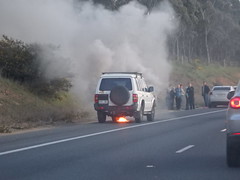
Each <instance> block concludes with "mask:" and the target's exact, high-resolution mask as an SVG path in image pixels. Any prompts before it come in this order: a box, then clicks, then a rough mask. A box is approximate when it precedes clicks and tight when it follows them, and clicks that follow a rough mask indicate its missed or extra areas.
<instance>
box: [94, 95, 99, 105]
mask: <svg viewBox="0 0 240 180" xmlns="http://www.w3.org/2000/svg"><path fill="white" fill-rule="evenodd" d="M94 101H95V103H98V94H95V96H94Z"/></svg>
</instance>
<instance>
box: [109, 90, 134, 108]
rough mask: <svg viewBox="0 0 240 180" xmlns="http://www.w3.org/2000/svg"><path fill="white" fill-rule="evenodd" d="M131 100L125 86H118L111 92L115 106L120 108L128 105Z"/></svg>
mask: <svg viewBox="0 0 240 180" xmlns="http://www.w3.org/2000/svg"><path fill="white" fill-rule="evenodd" d="M129 98H130V94H129V91H128V89H127V88H126V87H124V86H116V87H115V88H113V89H112V90H111V93H110V99H111V101H112V102H113V103H114V104H116V105H118V106H122V105H124V104H126V103H127V102H128V100H129Z"/></svg>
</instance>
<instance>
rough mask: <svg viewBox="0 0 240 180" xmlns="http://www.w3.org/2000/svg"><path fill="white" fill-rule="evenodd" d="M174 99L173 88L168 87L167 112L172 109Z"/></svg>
mask: <svg viewBox="0 0 240 180" xmlns="http://www.w3.org/2000/svg"><path fill="white" fill-rule="evenodd" d="M174 97H175V91H174V88H173V87H170V88H169V89H168V90H167V97H166V102H167V107H168V109H169V110H173V109H174Z"/></svg>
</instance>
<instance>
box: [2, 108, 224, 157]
mask: <svg viewBox="0 0 240 180" xmlns="http://www.w3.org/2000/svg"><path fill="white" fill-rule="evenodd" d="M221 111H225V110H218V111H211V112H206V113H199V114H193V115H188V116H182V117H176V118H171V119H166V120H160V121H155V122H150V123H146V124H139V125H134V126H129V127H123V128H118V129H113V130H108V131H102V132H98V133H92V134H87V135H83V136H77V137H73V138H67V139H62V140H58V141H52V142H48V143H42V144H38V145H34V146H28V147H24V148H19V149H14V150H10V151H4V152H0V156H3V155H6V154H12V153H16V152H21V151H26V150H30V149H36V148H40V147H44V146H50V145H53V144H59V143H63V142H68V141H73V140H77V139H83V138H87V137H92V136H97V135H102V134H107V133H111V132H117V131H122V130H125V129H132V128H136V127H142V126H148V125H152V124H158V123H163V122H169V121H176V120H179V119H185V118H189V117H196V116H202V115H206V114H213V113H218V112H221Z"/></svg>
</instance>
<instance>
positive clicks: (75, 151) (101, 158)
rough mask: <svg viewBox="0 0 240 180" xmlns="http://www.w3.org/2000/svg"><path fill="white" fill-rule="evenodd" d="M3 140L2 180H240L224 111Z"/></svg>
mask: <svg viewBox="0 0 240 180" xmlns="http://www.w3.org/2000/svg"><path fill="white" fill-rule="evenodd" d="M157 113H158V114H157V117H156V121H154V122H151V123H148V122H147V121H144V122H143V123H141V124H136V123H134V122H132V123H131V122H130V123H125V124H117V123H112V122H107V123H104V124H98V123H88V124H78V125H68V126H67V127H57V128H53V129H45V130H41V131H34V132H28V133H21V134H15V135H2V136H0V180H15V179H16V180H22V179H23V180H28V179H29V180H38V179H41V180H61V179H64V180H72V179H74V180H75V179H76V180H95V179H97V180H98V179H99V180H108V179H109V180H118V179H119V180H120V179H121V180H123V179H124V180H152V179H153V180H155V179H159V180H215V179H216V180H229V179H231V180H239V179H240V168H228V167H227V165H226V156H225V154H226V143H225V132H224V129H225V126H224V120H225V113H226V109H224V108H215V109H197V110H191V111H179V112H168V113H166V112H165V113H163V112H157Z"/></svg>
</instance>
